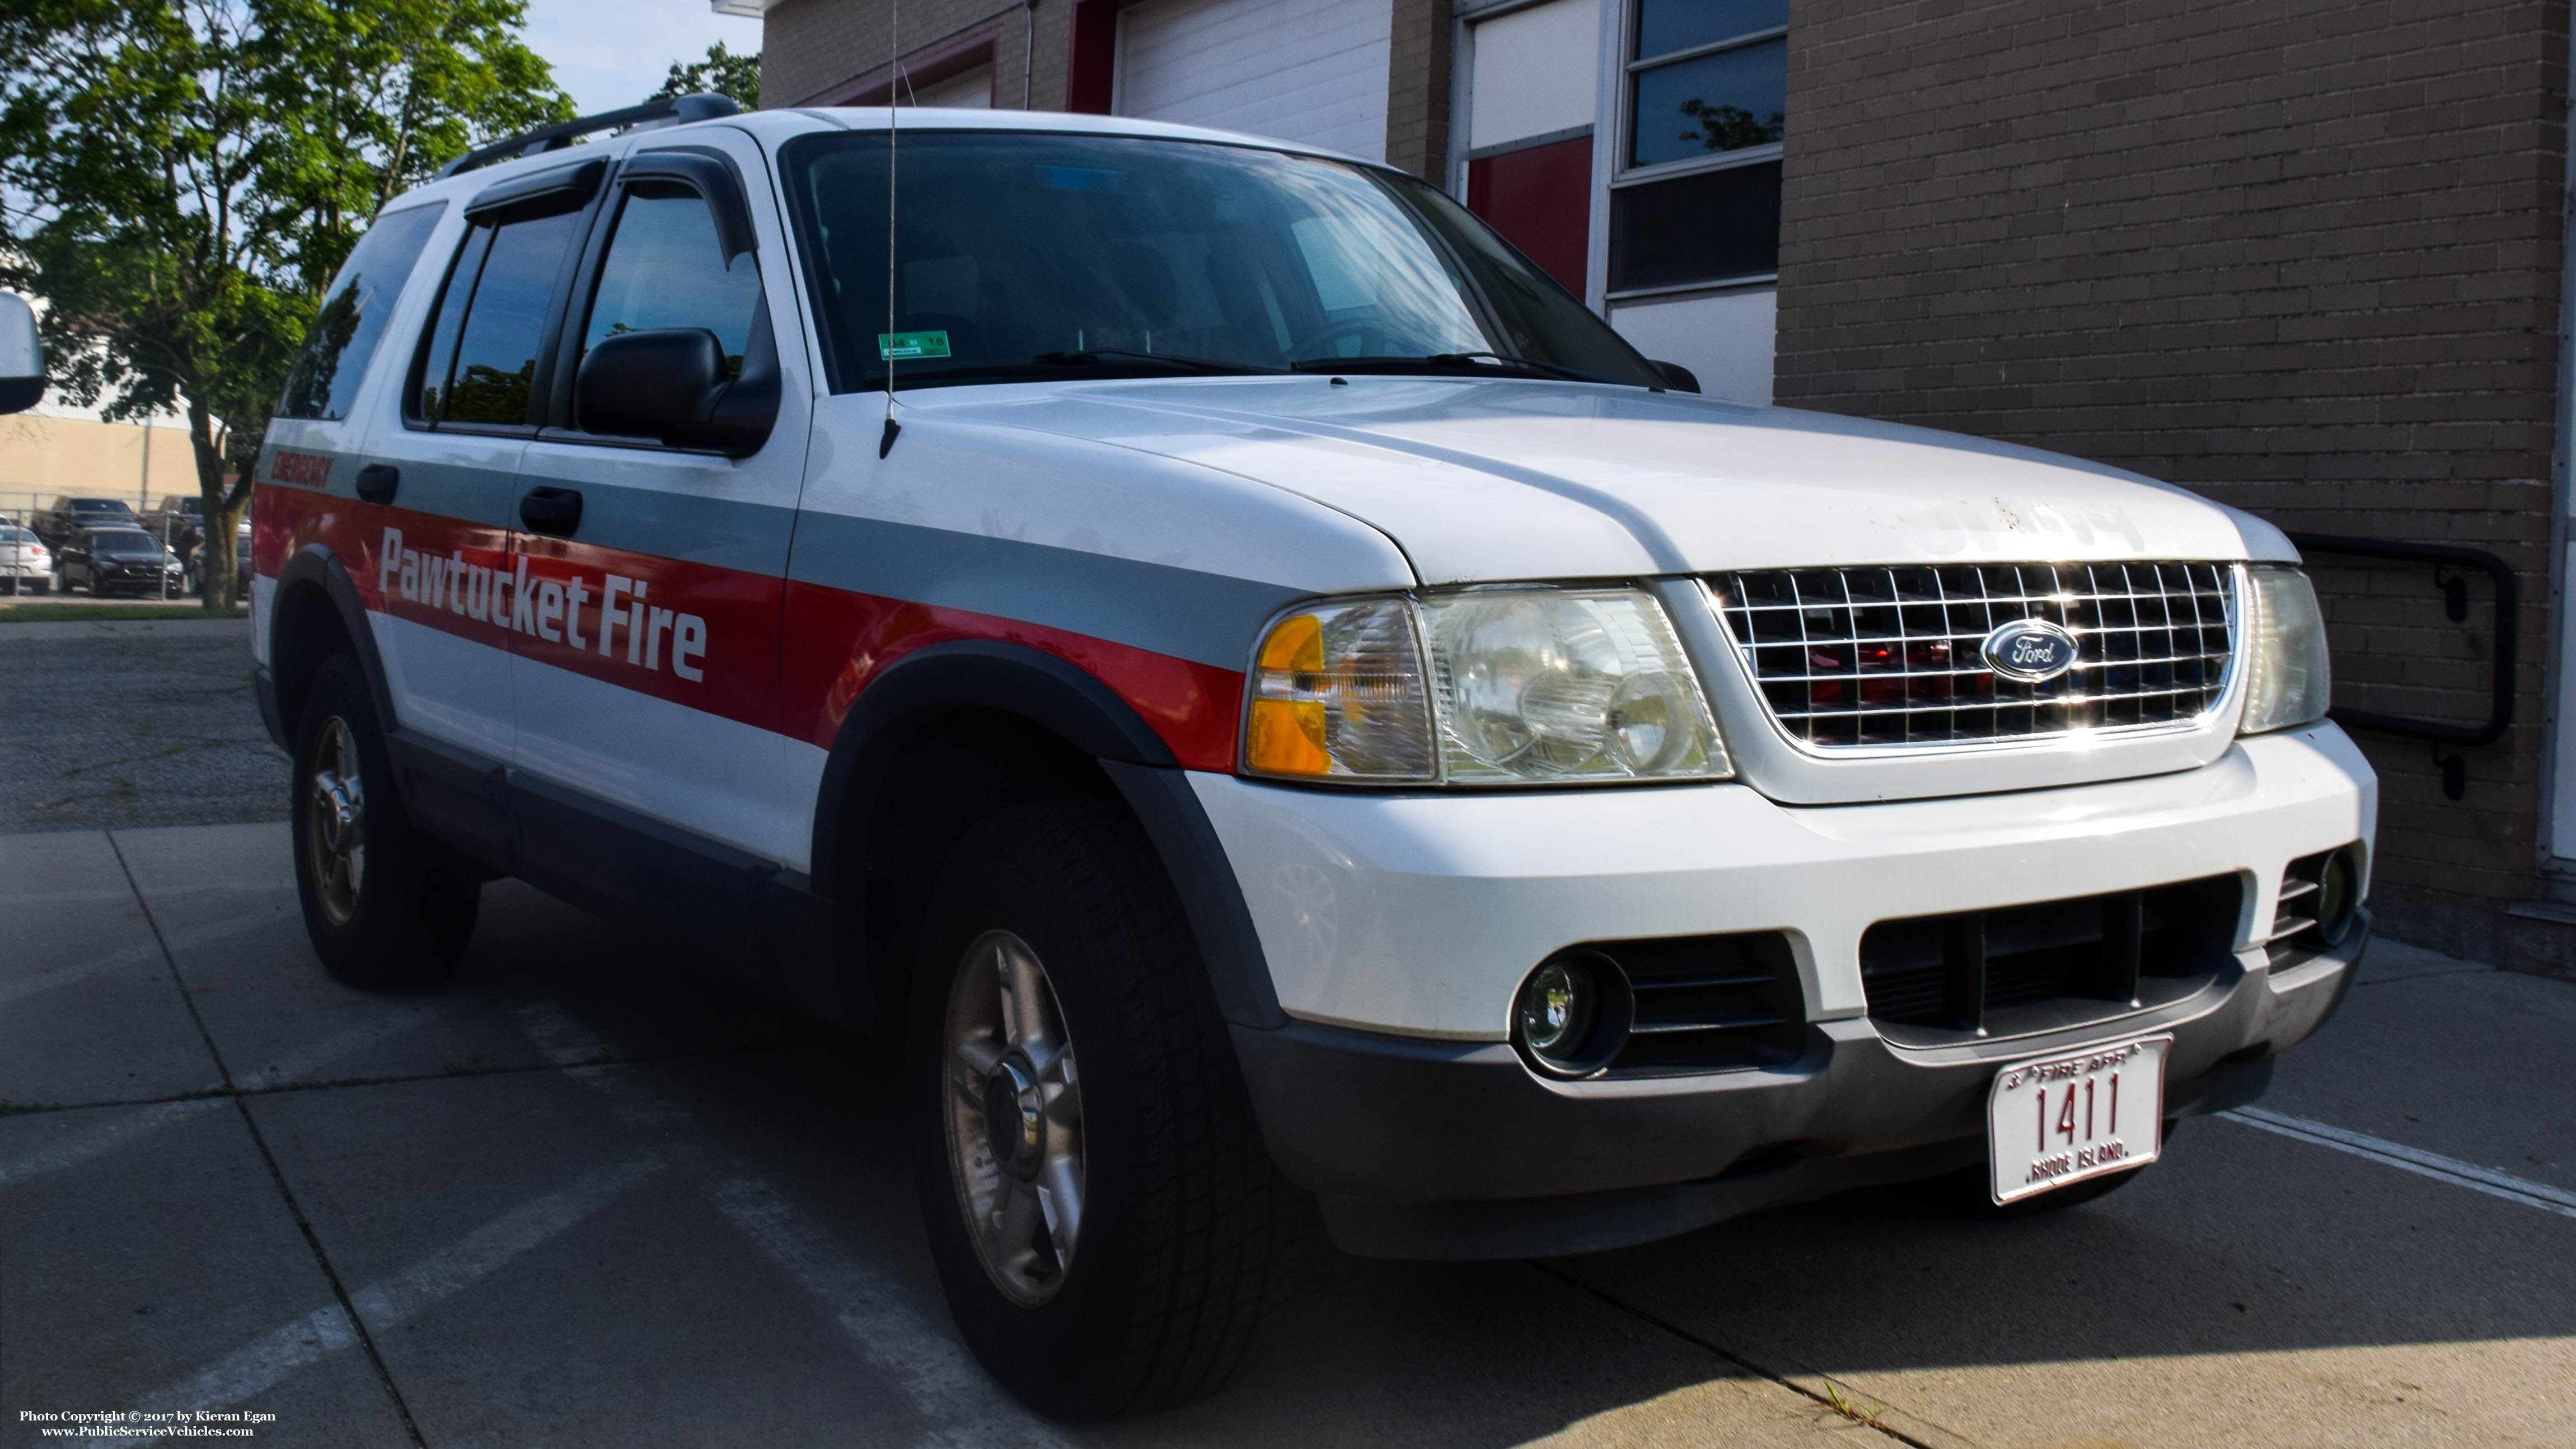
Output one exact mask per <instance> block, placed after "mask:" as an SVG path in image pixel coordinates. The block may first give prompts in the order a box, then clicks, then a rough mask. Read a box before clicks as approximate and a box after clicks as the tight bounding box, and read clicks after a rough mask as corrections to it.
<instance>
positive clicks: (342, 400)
mask: <svg viewBox="0 0 2576 1449" xmlns="http://www.w3.org/2000/svg"><path fill="white" fill-rule="evenodd" d="M446 210H447V207H446V205H445V204H444V203H439V204H435V205H430V206H415V207H410V208H407V209H405V210H402V211H396V212H389V213H387V214H386V215H384V216H383V217H380V218H378V219H377V221H376V224H375V225H374V226H373V227H371V228H369V229H368V231H367V234H366V236H364V237H363V238H361V239H360V240H359V242H358V247H357V250H355V251H353V252H351V253H349V260H348V261H347V262H345V263H343V264H342V265H341V267H340V274H339V275H338V276H336V277H334V278H332V279H331V289H330V291H328V292H327V293H325V294H324V295H323V300H322V309H321V311H320V312H319V313H317V314H316V315H315V316H314V318H313V325H312V326H311V327H310V328H309V329H307V331H306V332H305V341H304V354H303V355H302V356H301V357H298V358H297V359H296V360H295V366H294V367H293V368H292V369H291V370H290V371H289V372H288V373H287V374H286V393H285V395H284V396H283V397H282V398H280V399H279V400H278V405H277V415H278V416H279V417H282V418H320V419H324V420H336V419H340V418H345V417H347V416H348V415H349V408H350V406H351V404H353V403H354V402H355V401H356V400H357V396H358V384H359V383H360V382H361V381H362V380H364V379H365V377H366V374H367V363H368V362H369V360H371V359H372V358H374V356H375V355H376V344H378V343H380V342H382V341H383V340H384V335H385V323H386V322H387V321H388V320H389V319H390V318H391V317H392V315H393V310H394V304H395V303H397V302H398V301H400V300H401V299H402V292H403V286H404V284H405V283H407V282H409V281H410V280H411V274H412V268H413V267H415V266H416V265H418V264H419V262H420V253H421V249H422V248H423V247H425V246H427V245H428V244H429V234H430V232H431V231H432V230H434V229H435V228H436V227H437V225H438V218H439V216H440V215H441V214H442V213H444V212H445V211H446Z"/></svg>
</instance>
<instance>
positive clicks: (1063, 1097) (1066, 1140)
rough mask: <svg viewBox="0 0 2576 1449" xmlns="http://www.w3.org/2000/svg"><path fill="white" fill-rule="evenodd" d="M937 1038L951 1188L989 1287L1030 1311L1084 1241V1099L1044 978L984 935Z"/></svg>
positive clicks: (1006, 938)
mask: <svg viewBox="0 0 2576 1449" xmlns="http://www.w3.org/2000/svg"><path fill="white" fill-rule="evenodd" d="M946 1022H947V1029H946V1031H945V1032H944V1033H943V1034H942V1036H941V1042H942V1045H943V1047H944V1048H945V1060H944V1061H942V1063H941V1071H940V1078H941V1083H942V1087H941V1092H942V1096H943V1099H944V1102H945V1105H946V1108H947V1110H946V1113H945V1117H946V1122H947V1127H948V1160H949V1178H950V1181H951V1182H952V1183H953V1184H954V1185H955V1187H956V1189H957V1208H958V1211H959V1212H961V1213H963V1214H964V1215H965V1218H966V1231H967V1236H968V1237H970V1238H972V1239H973V1240H974V1243H975V1251H976V1254H977V1255H978V1256H979V1257H981V1258H982V1259H983V1262H984V1271H985V1272H986V1273H987V1274H989V1275H991V1277H992V1279H993V1283H994V1286H996V1287H998V1288H1000V1289H1001V1290H1002V1292H1003V1294H1004V1295H1005V1296H1007V1297H1008V1298H1010V1299H1011V1300H1012V1301H1013V1302H1015V1303H1019V1304H1021V1305H1023V1306H1026V1307H1034V1306H1036V1305H1038V1304H1041V1303H1044V1302H1046V1301H1047V1300H1048V1299H1050V1298H1053V1297H1054V1296H1055V1294H1056V1292H1057V1290H1058V1289H1060V1288H1062V1287H1063V1286H1064V1275H1065V1272H1066V1270H1067V1269H1068V1268H1069V1267H1070V1266H1071V1265H1072V1262H1073V1255H1074V1250H1075V1246H1076V1244H1077V1243H1078V1242H1079V1240H1080V1238H1081V1235H1082V1198H1083V1150H1082V1088H1081V1079H1080V1077H1079V1076H1078V1075H1077V1074H1076V1072H1075V1069H1074V1057H1073V1040H1072V1037H1071V1036H1070V1035H1069V1034H1068V1033H1067V1032H1066V1030H1065V1025H1064V1012H1063V1009H1062V1008H1061V1007H1060V1006H1059V1005H1058V1004H1057V1002H1056V997H1055V988H1054V987H1053V985H1052V984H1050V983H1049V982H1048V980H1047V975H1046V968H1045V967H1044V966H1042V965H1041V964H1039V961H1038V958H1037V953H1036V952H1035V951H1032V950H1031V949H1029V945H1028V943H1027V942H1026V941H1023V940H1021V939H1020V938H1019V937H1018V936H1015V935H1013V934H1011V933H1010V932H1008V931H987V932H986V933H984V934H983V935H982V936H979V937H977V938H976V940H975V942H974V944H972V945H970V946H968V947H967V948H966V955H965V959H964V960H963V961H961V962H960V963H959V964H958V968H957V975H956V980H955V984H954V985H952V986H951V987H950V989H949V993H948V1014H947V1018H946Z"/></svg>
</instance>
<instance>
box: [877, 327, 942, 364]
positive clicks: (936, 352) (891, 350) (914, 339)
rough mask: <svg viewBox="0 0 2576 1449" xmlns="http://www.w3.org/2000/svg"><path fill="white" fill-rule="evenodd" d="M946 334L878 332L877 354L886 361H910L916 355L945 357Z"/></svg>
mask: <svg viewBox="0 0 2576 1449" xmlns="http://www.w3.org/2000/svg"><path fill="white" fill-rule="evenodd" d="M947 355H948V334H947V333H945V332H880V333H878V334H877V356H879V357H882V358H884V359H885V360H887V361H888V362H895V361H903V362H910V361H911V360H913V359H914V358H916V357H946V356H947Z"/></svg>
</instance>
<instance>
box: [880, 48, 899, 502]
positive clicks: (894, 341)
mask: <svg viewBox="0 0 2576 1449" xmlns="http://www.w3.org/2000/svg"><path fill="white" fill-rule="evenodd" d="M902 25H903V0H893V3H892V4H890V5H888V6H887V7H886V340H885V349H884V350H885V370H886V409H885V411H886V417H885V436H884V437H882V438H879V439H878V440H877V456H878V457H879V458H883V457H884V456H885V455H886V454H888V453H891V452H893V451H894V440H895V439H897V438H899V437H901V436H903V424H901V423H898V422H896V421H895V420H894V355H895V353H896V352H897V351H899V350H901V349H900V347H899V345H898V344H899V342H900V339H899V338H898V337H896V335H895V327H894V321H895V317H894V275H895V274H894V237H895V231H894V198H895V186H894V159H895V147H894V139H895V129H896V121H895V118H896V117H897V116H899V115H900V114H902V110H903V107H902V106H901V105H900V104H899V102H898V99H897V97H896V95H895V87H896V86H899V85H901V84H903V44H902V39H901V36H902Z"/></svg>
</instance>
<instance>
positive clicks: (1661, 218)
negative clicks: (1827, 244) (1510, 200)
mask: <svg viewBox="0 0 2576 1449" xmlns="http://www.w3.org/2000/svg"><path fill="white" fill-rule="evenodd" d="M1631 21H1632V23H1631V26H1630V30H1629V35H1628V60H1627V64H1626V66H1625V67H1624V71H1625V74H1626V78H1627V92H1626V96H1625V98H1624V102H1625V103H1624V105H1623V106H1622V114H1621V121H1622V123H1623V125H1624V126H1625V127H1626V130H1627V135H1626V136H1625V137H1624V138H1623V146H1622V151H1621V163H1622V164H1621V172H1620V175H1619V177H1618V178H1617V179H1616V180H1615V181H1614V182H1613V183H1612V190H1611V193H1610V276H1609V290H1610V292H1611V294H1612V295H1613V296H1616V295H1618V294H1620V293H1623V292H1626V293H1634V292H1639V291H1657V290H1671V289H1675V288H1680V287H1690V286H1713V285H1719V284H1723V283H1727V282H1742V281H1755V280H1759V279H1762V278H1766V277H1769V276H1771V275H1773V274H1774V273H1776V272H1777V271H1778V270H1779V264H1780V145H1781V140H1782V137H1783V136H1784V135H1785V134H1786V126H1787V120H1788V90H1789V69H1788V67H1789V42H1788V28H1789V5H1788V0H1634V5H1633V7H1632V11H1631Z"/></svg>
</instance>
